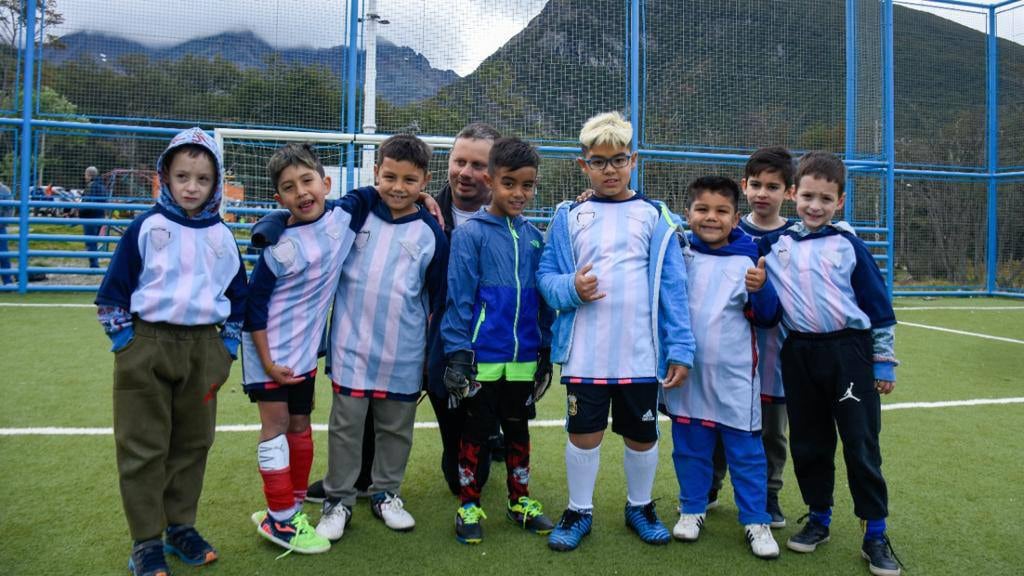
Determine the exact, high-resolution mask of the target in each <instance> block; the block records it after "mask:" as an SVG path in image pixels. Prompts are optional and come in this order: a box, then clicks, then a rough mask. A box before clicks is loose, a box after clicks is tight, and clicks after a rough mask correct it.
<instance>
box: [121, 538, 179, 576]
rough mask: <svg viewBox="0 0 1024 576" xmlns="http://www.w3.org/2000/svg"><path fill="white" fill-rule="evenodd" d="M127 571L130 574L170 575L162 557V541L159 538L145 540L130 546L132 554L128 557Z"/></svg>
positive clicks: (133, 575)
mask: <svg viewBox="0 0 1024 576" xmlns="http://www.w3.org/2000/svg"><path fill="white" fill-rule="evenodd" d="M128 571H129V572H131V573H132V576H170V574H171V570H170V568H168V567H167V559H166V558H164V543H163V542H162V541H161V540H160V539H159V538H154V539H153V540H145V541H143V542H139V543H138V544H136V545H134V546H132V555H131V556H129V557H128Z"/></svg>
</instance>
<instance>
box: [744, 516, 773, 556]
mask: <svg viewBox="0 0 1024 576" xmlns="http://www.w3.org/2000/svg"><path fill="white" fill-rule="evenodd" d="M743 528H744V529H745V530H746V532H747V542H750V551H751V552H753V553H754V556H757V557H758V558H764V559H765V560H770V559H772V558H778V557H779V544H778V542H776V541H775V538H772V529H771V527H770V526H768V525H767V524H747V525H746V526H744V527H743Z"/></svg>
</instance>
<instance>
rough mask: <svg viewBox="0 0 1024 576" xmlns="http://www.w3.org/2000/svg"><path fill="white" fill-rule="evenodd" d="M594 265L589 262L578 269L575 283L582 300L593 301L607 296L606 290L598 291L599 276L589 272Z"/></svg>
mask: <svg viewBox="0 0 1024 576" xmlns="http://www.w3.org/2000/svg"><path fill="white" fill-rule="evenodd" d="M593 267H594V265H593V264H587V265H586V266H584V267H582V268H580V269H579V270H577V271H576V279H575V280H573V283H574V284H575V285H576V293H577V294H579V295H580V300H583V301H584V302H593V301H594V300H600V299H601V298H604V297H605V296H606V294H605V293H604V292H598V291H597V276H594V275H593V274H587V272H590V269H591V268H593Z"/></svg>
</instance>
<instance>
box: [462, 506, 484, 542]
mask: <svg viewBox="0 0 1024 576" xmlns="http://www.w3.org/2000/svg"><path fill="white" fill-rule="evenodd" d="M486 518H487V514H484V509H483V508H481V507H480V506H478V505H477V503H476V502H467V503H465V504H463V505H462V506H460V507H459V510H458V511H457V512H456V513H455V539H456V540H458V541H459V542H462V543H463V544H479V543H480V542H481V541H482V540H483V539H484V529H483V527H482V526H480V521H481V520H483V519H486Z"/></svg>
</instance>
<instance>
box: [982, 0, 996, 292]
mask: <svg viewBox="0 0 1024 576" xmlns="http://www.w3.org/2000/svg"><path fill="white" fill-rule="evenodd" d="M987 40H988V44H987V50H986V56H987V60H988V62H987V64H986V68H985V75H986V80H987V88H986V91H987V92H988V93H987V94H986V96H987V99H986V103H985V107H986V111H987V121H988V125H987V127H986V130H985V143H986V144H987V146H986V154H985V155H986V156H987V158H986V159H987V160H988V162H987V163H986V164H987V165H988V239H987V241H986V245H985V252H986V256H987V258H986V262H985V289H986V291H987V292H988V294H989V295H992V293H994V292H995V291H996V289H997V288H998V286H997V282H996V276H997V274H998V263H999V259H998V255H999V254H998V251H999V235H998V232H999V230H998V229H999V210H998V208H999V205H998V203H999V186H998V185H997V183H996V172H997V171H998V170H999V109H998V107H997V106H998V105H999V99H998V97H999V58H998V54H997V47H998V42H997V40H998V36H996V9H995V7H994V6H993V7H991V8H989V9H988V38H987Z"/></svg>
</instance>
